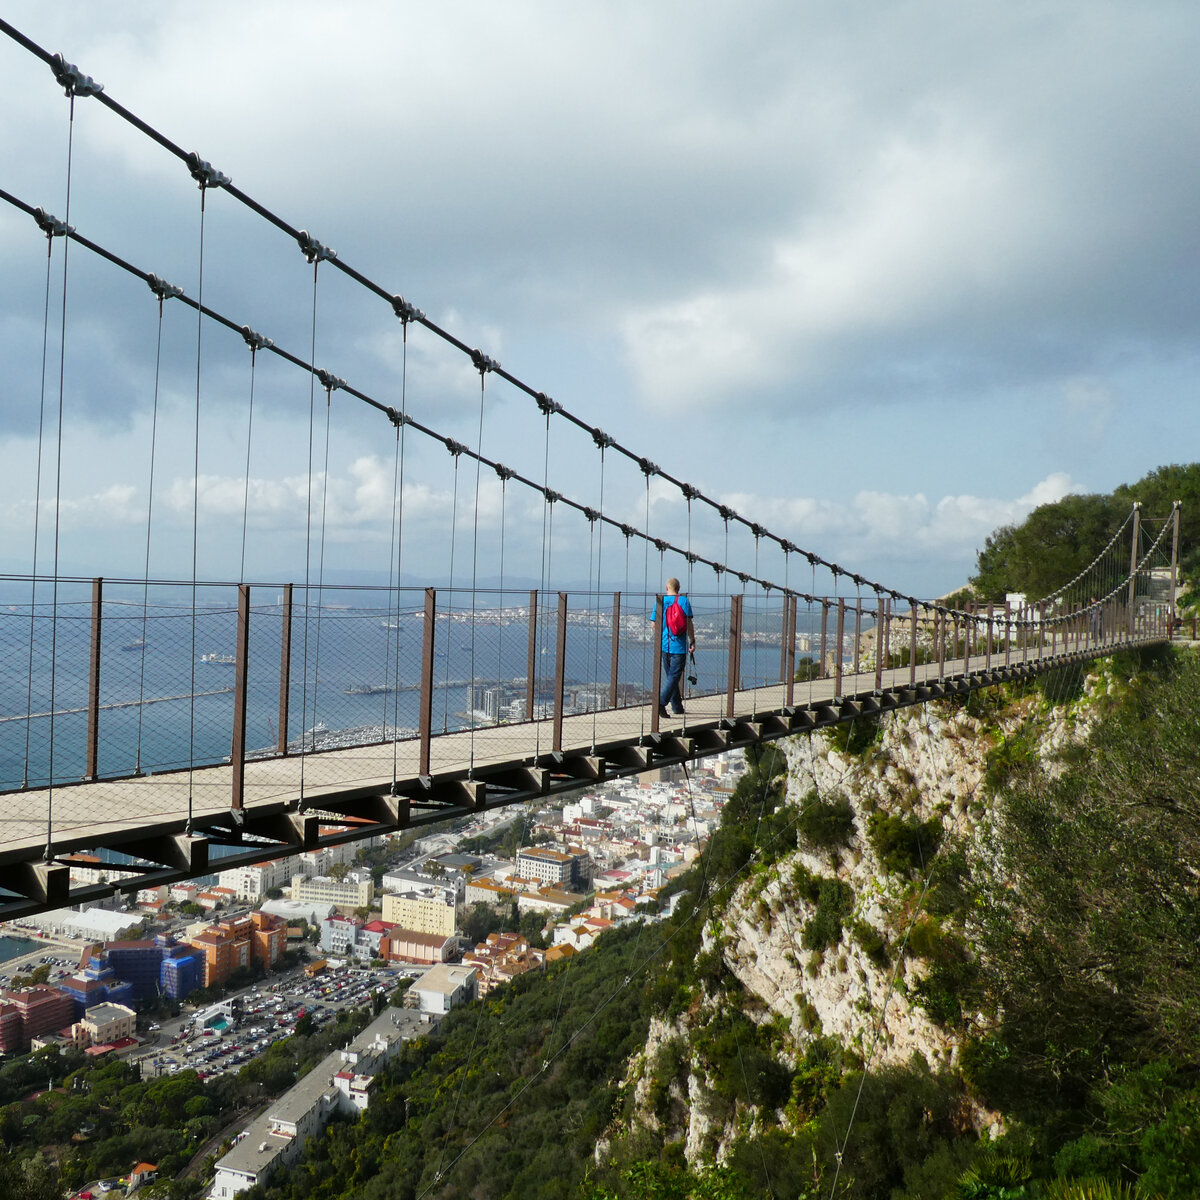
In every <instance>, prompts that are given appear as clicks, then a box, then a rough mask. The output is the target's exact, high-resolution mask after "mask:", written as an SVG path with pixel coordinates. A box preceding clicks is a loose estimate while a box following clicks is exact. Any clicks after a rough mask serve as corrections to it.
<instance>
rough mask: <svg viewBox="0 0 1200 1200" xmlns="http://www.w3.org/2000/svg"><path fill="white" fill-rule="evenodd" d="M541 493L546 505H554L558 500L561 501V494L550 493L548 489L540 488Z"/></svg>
mask: <svg viewBox="0 0 1200 1200" xmlns="http://www.w3.org/2000/svg"><path fill="white" fill-rule="evenodd" d="M542 493H543V495H544V496H545V497H546V503H547V504H556V503H557V502H558V501H559V500H561V499H562V493H561V492H555V491H551V489H550V488H542Z"/></svg>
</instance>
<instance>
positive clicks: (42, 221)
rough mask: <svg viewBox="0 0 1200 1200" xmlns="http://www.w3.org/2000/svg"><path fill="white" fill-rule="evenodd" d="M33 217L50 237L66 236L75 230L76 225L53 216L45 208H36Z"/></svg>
mask: <svg viewBox="0 0 1200 1200" xmlns="http://www.w3.org/2000/svg"><path fill="white" fill-rule="evenodd" d="M33 219H34V220H35V221H36V222H37V223H38V227H39V228H40V229H41V230H42V232H43V233H44V234H45V235H46V236H47V237H48V238H56V237H66V236H67V234H68V233H74V232H75V226H74V225H68V224H67V223H66V221H60V220H59V219H58V218H57V217H52V216H51V215H50V214H49V213H48V212H47V211H46V210H45V209H44V208H35V209H34V210H33Z"/></svg>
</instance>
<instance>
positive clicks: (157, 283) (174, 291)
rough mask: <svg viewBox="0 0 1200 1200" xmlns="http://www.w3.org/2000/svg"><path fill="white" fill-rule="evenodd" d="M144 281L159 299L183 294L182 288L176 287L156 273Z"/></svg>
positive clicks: (171, 298)
mask: <svg viewBox="0 0 1200 1200" xmlns="http://www.w3.org/2000/svg"><path fill="white" fill-rule="evenodd" d="M146 283H147V284H148V285H149V287H150V290H151V291H152V292H153V293H154V294H155V295H156V296H157V297H158V298H159V300H174V299H177V298H178V297H180V296H182V295H183V288H181V287H176V286H175V285H174V284H173V283H168V282H167V281H166V280H165V279H160V278H159V277H158V276H157V275H151V276H150V278H149V279H147V280H146Z"/></svg>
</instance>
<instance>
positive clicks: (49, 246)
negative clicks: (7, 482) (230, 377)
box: [21, 222, 67, 787]
mask: <svg viewBox="0 0 1200 1200" xmlns="http://www.w3.org/2000/svg"><path fill="white" fill-rule="evenodd" d="M48 225H49V227H48V228H46V230H45V232H46V285H45V289H44V297H45V299H44V302H43V306H42V379H41V391H40V396H39V400H38V452H37V467H36V470H35V475H34V487H33V572H32V574H31V577H30V580H29V664H28V672H29V677H28V680H27V683H26V692H25V712H26V713H31V712H33V667H34V653H33V650H34V643H35V640H36V632H37V586H38V572H37V563H38V549H39V546H38V542H39V538H40V533H41V518H42V462H43V458H44V455H45V430H46V370H47V363H48V359H49V350H50V278H51V269H52V266H53V262H54V237H55V232H54V227H53V225H52V224H50V223H49V222H48ZM66 245H67V240H66V239H65V238H64V240H63V253H64V254H65V253H66ZM52 615H53V614H52ZM53 707H54V706H53V705H51V708H53ZM32 736H33V722H32V721H31V720H29V719H28V718H27V719H26V721H25V766H24V778H23V779H22V784H21V786H22V787H28V786H29V784H30V774H29V757H30V752H31V747H32Z"/></svg>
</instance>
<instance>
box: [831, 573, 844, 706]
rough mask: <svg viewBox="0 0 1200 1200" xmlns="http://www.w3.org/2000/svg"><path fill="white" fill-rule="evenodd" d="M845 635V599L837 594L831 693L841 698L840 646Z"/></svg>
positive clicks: (838, 698) (836, 697)
mask: <svg viewBox="0 0 1200 1200" xmlns="http://www.w3.org/2000/svg"><path fill="white" fill-rule="evenodd" d="M845 635H846V601H845V600H844V599H843V598H842V597H841V596H839V597H838V602H837V647H836V649H835V650H834V655H833V695H834V698H835V699H837V700H841V698H842V647H843V645H845V641H844V639H845Z"/></svg>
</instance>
